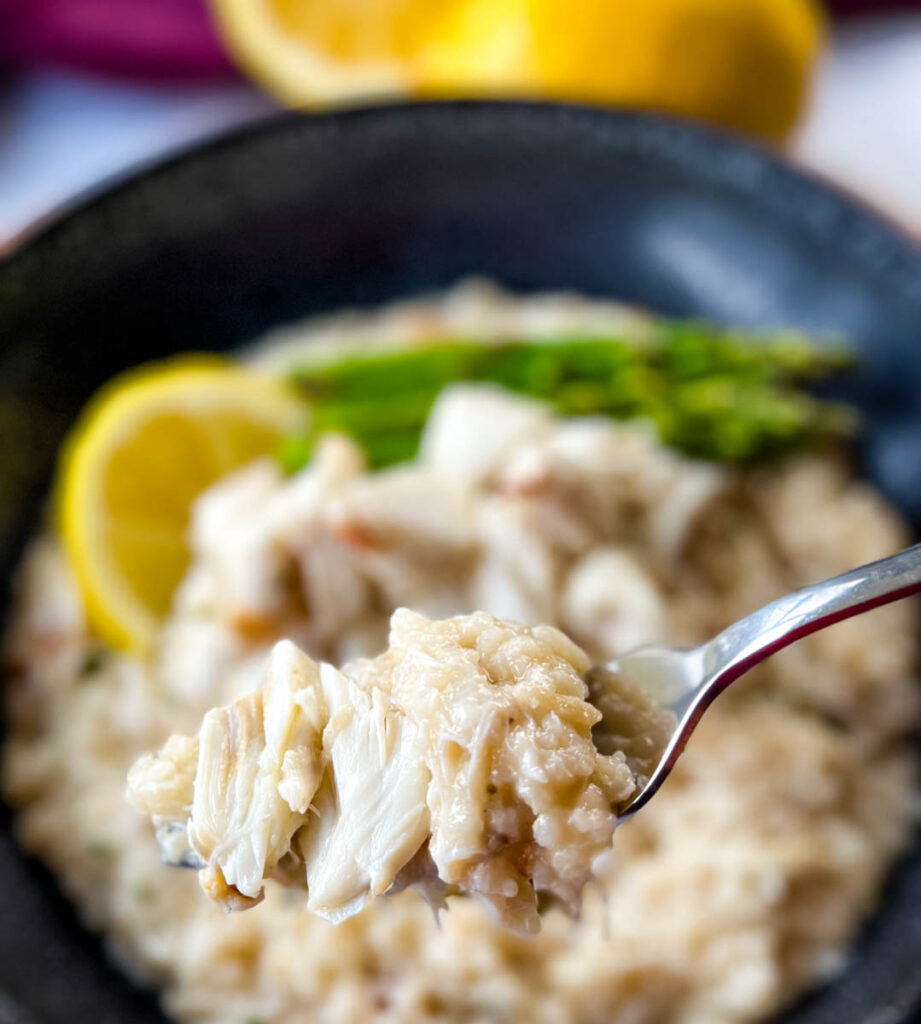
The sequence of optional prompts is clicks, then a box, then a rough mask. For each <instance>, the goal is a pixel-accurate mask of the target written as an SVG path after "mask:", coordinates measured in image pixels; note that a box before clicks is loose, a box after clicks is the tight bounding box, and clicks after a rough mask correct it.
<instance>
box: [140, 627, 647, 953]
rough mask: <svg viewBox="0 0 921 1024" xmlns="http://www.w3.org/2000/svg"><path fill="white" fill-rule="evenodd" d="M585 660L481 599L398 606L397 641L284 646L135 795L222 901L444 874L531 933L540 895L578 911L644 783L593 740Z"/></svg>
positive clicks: (365, 891) (417, 881)
mask: <svg viewBox="0 0 921 1024" xmlns="http://www.w3.org/2000/svg"><path fill="white" fill-rule="evenodd" d="M589 667H590V665H589V661H588V658H587V657H586V656H585V652H584V651H581V650H580V649H579V648H578V647H577V646H576V645H575V644H574V643H573V642H572V641H571V640H569V639H568V638H567V637H565V636H564V635H563V634H562V633H561V632H560V631H559V630H557V629H553V627H551V626H535V627H534V628H533V629H529V628H528V627H527V626H523V625H521V624H519V623H512V622H503V621H501V620H500V619H496V618H495V617H494V616H492V615H488V614H487V613H486V612H474V613H473V614H472V615H458V616H456V617H454V618H451V619H442V620H439V621H432V620H431V619H427V618H425V616H423V615H419V614H418V612H412V611H409V609H407V608H400V609H398V610H397V611H396V612H394V614H393V617H392V619H391V624H390V645H389V647H388V648H387V650H386V651H385V652H384V653H383V654H380V655H378V656H377V657H376V658H366V659H363V660H360V661H356V662H350V663H348V664H346V665H343V666H342V668H341V669H336V668H335V667H334V666H332V665H330V664H328V663H326V662H322V663H317V662H316V661H314V660H313V659H312V658H310V657H309V656H308V655H307V654H305V653H304V652H303V651H301V650H299V649H298V648H297V647H296V646H295V645H294V644H292V643H291V641H290V640H280V641H279V642H278V643H277V644H276V645H275V647H274V648H273V649H272V652H271V653H270V654H269V657H268V661H267V663H266V668H265V672H264V675H263V683H262V686H261V687H260V688H259V689H258V690H254V691H253V692H252V693H248V694H245V695H244V696H242V697H239V698H237V700H236V701H234V703H233V704H231V705H229V706H227V707H223V708H215V709H213V710H212V711H209V712H208V713H207V714H206V715H205V718H204V721H203V722H202V726H201V728H200V729H199V731H198V734H197V735H196V736H182V735H179V734H178V733H177V734H174V735H173V736H171V737H170V738H169V739H168V740H167V741H166V743H165V744H164V746H163V749H162V750H161V751H160V752H159V753H158V754H156V755H146V756H144V757H142V758H140V759H139V760H138V761H137V762H136V763H135V764H134V765H133V766H132V768H131V771H130V772H129V774H128V795H129V799H130V800H131V802H132V803H133V804H134V805H135V806H136V807H137V808H138V810H140V811H143V812H144V813H145V814H149V815H150V816H151V818H152V820H153V822H154V824H155V825H156V827H157V836H158V839H159V842H160V847H161V850H162V851H163V854H164V859H165V860H167V861H168V862H170V863H174V864H176V865H177V866H185V867H189V866H193V867H197V868H198V869H199V872H200V874H199V879H200V881H201V883H202V887H203V888H204V890H205V892H207V893H208V895H209V896H211V897H212V898H213V899H215V900H217V901H218V902H220V903H223V904H224V905H225V906H226V907H227V908H228V909H229V910H246V909H249V908H250V907H252V906H254V905H255V904H257V903H258V902H259V901H260V900H261V899H262V897H263V894H264V889H263V881H264V879H266V878H273V879H275V880H276V881H283V882H284V881H287V882H289V883H290V884H292V885H296V886H300V887H301V888H306V889H307V909H308V910H311V911H313V912H314V913H315V914H319V915H320V916H321V917H325V918H326V919H327V920H329V921H332V922H333V923H336V922H338V921H343V920H345V919H346V918H348V917H351V916H352V915H353V914H357V913H358V912H359V911H360V910H361V909H362V908H363V907H364V906H365V905H366V902H367V899H368V897H369V896H380V895H383V894H387V893H393V892H399V891H402V890H403V889H405V888H406V887H407V886H415V887H417V888H418V889H419V891H420V892H422V893H423V894H424V895H425V896H426V897H427V898H428V899H429V900H430V902H432V904H433V905H434V906H436V907H439V906H442V905H443V904H444V902H445V901H444V896H445V895H446V893H447V892H448V891H449V887H451V888H452V889H455V890H457V891H459V892H465V893H468V894H470V895H473V896H476V897H477V898H478V899H480V900H481V901H482V903H483V904H484V905H485V906H487V907H490V908H491V909H492V911H493V914H494V916H495V918H496V920H497V921H499V922H501V923H502V924H504V925H505V926H506V927H509V928H513V929H515V930H516V931H519V932H521V933H523V934H530V933H533V932H536V931H537V930H538V928H539V925H540V922H539V917H538V913H537V894H538V893H539V892H540V893H548V894H551V895H553V896H555V897H556V898H557V899H558V900H561V901H563V903H564V904H565V905H566V906H568V907H569V909H570V910H572V911H573V912H574V913H575V912H577V911H578V909H579V905H580V903H581V899H582V890H583V888H584V887H585V885H586V884H587V883H588V882H589V881H590V880H592V879H593V878H594V877H595V875H596V873H597V872H598V870H599V869H600V868H601V867H602V866H603V864H604V862H605V861H606V860H607V859H609V857H610V853H611V838H612V835H613V832H614V824H615V821H616V815H617V808H618V807H619V806H621V805H623V804H624V803H625V802H626V801H627V799H628V798H629V797H630V796H631V795H632V794H633V792H634V790H635V789H636V784H637V780H636V778H635V776H634V773H633V771H632V770H631V768H630V766H629V764H628V763H627V759H626V755H625V752H624V751H615V752H613V753H611V754H600V753H599V752H598V751H597V750H596V748H595V744H594V742H593V738H592V728H593V726H596V725H599V724H600V722H601V718H602V715H601V712H599V711H598V710H597V709H596V708H595V707H593V706H592V705H591V704H590V703H589V702H588V700H587V697H588V687H587V685H586V682H585V675H586V673H587V672H588V669H589Z"/></svg>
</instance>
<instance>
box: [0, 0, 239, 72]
mask: <svg viewBox="0 0 921 1024" xmlns="http://www.w3.org/2000/svg"><path fill="white" fill-rule="evenodd" d="M0 62H3V63H5V64H7V65H13V66H19V67H24V66H33V65H56V66H58V67H62V66H63V67H70V68H79V69H81V70H88V71H98V72H103V73H107V74H114V75H127V76H132V77H138V78H147V79H151V78H153V79H164V80H175V79H185V80H188V79H202V78H214V77H228V76H230V75H231V74H232V73H233V71H232V66H231V64H230V61H229V60H228V58H227V56H226V54H225V53H224V51H223V49H222V47H221V44H220V41H219V39H218V37H217V34H216V32H215V30H214V26H213V24H212V21H211V18H210V15H209V13H208V10H207V7H206V4H205V0H0Z"/></svg>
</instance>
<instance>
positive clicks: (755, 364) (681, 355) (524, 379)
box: [280, 321, 854, 472]
mask: <svg viewBox="0 0 921 1024" xmlns="http://www.w3.org/2000/svg"><path fill="white" fill-rule="evenodd" d="M852 364H853V354H852V353H851V351H850V350H849V349H847V348H845V347H842V346H840V345H828V346H823V347H820V346H817V345H815V344H814V343H812V342H811V341H810V340H809V339H807V338H806V337H804V336H803V335H801V334H797V333H793V332H790V333H783V334H777V335H773V336H770V337H764V336H752V335H746V334H744V333H742V332H739V331H722V330H717V329H715V328H713V327H710V326H707V325H705V324H701V323H697V322H680V321H659V322H657V323H656V324H655V325H654V326H653V327H652V329H651V330H650V331H649V333H648V334H647V335H644V336H643V337H640V338H625V337H607V336H606V337H597V336H589V337H581V336H567V337H558V338H540V339H527V338H525V339H521V340H511V341H501V342H489V341H483V340H477V339H467V338H452V339H441V340H433V341H432V342H430V343H426V344H422V345H418V344H417V345H414V346H412V347H394V348H387V349H374V350H372V351H369V352H363V353H358V354H354V353H353V354H349V355H346V356H344V357H341V358H338V359H332V360H329V361H327V362H323V363H318V364H305V365H302V366H299V367H296V368H295V369H294V370H293V371H292V374H291V376H292V380H293V381H294V383H295V384H296V385H297V386H298V387H299V388H300V389H301V390H302V392H303V393H304V395H305V396H306V397H307V398H308V400H309V401H310V403H311V406H312V409H313V419H312V425H311V431H310V433H309V434H308V435H306V436H303V437H297V438H289V439H288V440H287V441H286V442H285V444H284V445H283V448H282V451H281V452H280V457H281V461H282V463H283V465H284V466H285V468H286V469H287V470H289V471H292V472H293V471H295V470H297V469H299V468H301V466H303V465H305V464H306V462H308V461H309V459H310V458H311V455H312V452H313V448H314V442H315V439H316V437H317V436H319V435H320V434H321V433H323V432H325V431H330V430H335V431H339V432H342V433H345V434H348V435H350V436H351V437H353V438H354V439H355V440H356V441H357V442H358V443H359V444H360V445H361V446H362V448H363V449H364V450H365V453H366V455H367V457H368V461H369V464H370V465H371V466H373V467H375V468H378V467H382V466H387V465H392V464H394V463H396V462H401V461H405V460H407V459H411V458H412V457H413V456H414V455H415V453H416V450H417V448H418V444H419V438H420V436H421V432H422V428H423V426H424V424H425V421H426V419H427V417H428V414H429V411H430V409H431V407H432V404H433V403H434V401H435V399H436V398H437V397H438V394H439V393H440V392H441V390H442V389H443V388H444V387H446V386H447V385H448V384H450V383H451V382H453V381H459V380H464V381H479V382H489V383H492V384H496V385H499V386H501V387H504V388H507V389H509V390H510V391H514V392H518V393H520V394H525V395H531V396H533V397H536V398H539V399H541V400H543V401H545V402H547V403H549V404H550V405H552V406H553V407H554V408H555V409H556V410H557V411H558V412H560V413H561V414H563V415H598V414H603V415H608V416H611V417H614V418H617V419H630V418H637V417H642V418H645V419H647V420H650V421H652V422H653V423H654V424H655V426H656V428H657V429H658V431H659V434H660V436H661V437H662V440H663V441H664V442H665V443H666V444H669V445H672V446H674V447H675V448H678V449H680V450H682V451H684V452H685V453H687V454H689V455H691V456H694V457H697V458H702V459H714V460H718V461H726V462H749V461H754V460H758V459H764V458H769V457H772V456H776V455H782V454H784V453H786V452H790V451H794V450H797V449H801V448H806V447H810V446H814V445H816V444H819V443H821V442H822V441H824V440H827V439H831V438H835V437H842V436H847V435H848V434H849V433H851V432H852V430H853V428H854V415H853V413H852V412H851V410H849V409H848V408H846V407H843V406H841V405H838V404H835V403H832V402H828V401H823V400H820V399H818V398H815V397H813V396H812V395H811V394H809V393H808V392H807V391H806V390H805V389H804V388H803V385H804V384H805V383H808V382H810V381H814V380H818V379H821V378H823V377H826V376H828V375H830V374H832V373H835V372H837V371H840V370H842V369H846V368H848V367H849V366H851V365H852Z"/></svg>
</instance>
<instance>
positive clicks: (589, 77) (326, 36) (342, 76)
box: [211, 0, 823, 138]
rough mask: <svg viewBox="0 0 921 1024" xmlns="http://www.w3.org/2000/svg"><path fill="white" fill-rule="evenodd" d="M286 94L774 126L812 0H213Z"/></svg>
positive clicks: (784, 108) (789, 105)
mask: <svg viewBox="0 0 921 1024" xmlns="http://www.w3.org/2000/svg"><path fill="white" fill-rule="evenodd" d="M211 4H212V7H213V10H214V12H215V16H216V19H217V22H218V25H219V27H220V29H221V32H222V34H223V36H224V38H225V40H226V42H227V45H228V48H229V49H230V51H231V52H232V53H233V55H234V56H235V58H236V59H237V61H238V62H239V63H240V64H241V65H242V66H243V67H244V68H245V69H246V70H248V71H249V72H250V74H252V76H253V77H254V78H255V79H256V80H257V81H259V82H261V83H262V84H263V85H264V86H265V87H266V88H267V89H268V90H270V91H271V92H273V93H274V94H275V95H276V96H278V97H279V98H280V99H281V100H283V101H284V102H286V103H289V104H291V105H294V106H303V105H308V106H309V105H314V104H320V103H328V102H334V101H341V100H348V99H350V98H354V97H361V98H365V97H373V96H375V95H391V96H392V95H394V94H407V93H408V94H414V95H420V94H421V95H435V96H443V95H505V96H510V95H524V96H529V97H535V96H545V97H553V98H561V99H575V100H591V101H595V102H601V103H617V104H627V105H630V106H637V107H645V108H651V109H655V110H663V111H668V112H670V113H674V114H682V115H686V116H692V117H698V118H704V119H708V120H712V121H716V122H719V123H722V124H724V125H727V126H729V127H732V128H737V129H740V130H742V131H747V132H750V133H752V134H756V135H761V136H765V137H767V138H780V137H782V136H783V135H784V133H785V132H786V131H787V130H788V129H789V128H790V126H791V125H792V124H793V122H794V121H795V119H796V117H797V115H798V113H799V111H800V110H801V108H802V104H803V101H804V98H805V96H806V92H807V88H808V84H809V80H810V77H811V72H812V69H813V67H814V66H815V58H816V56H817V54H818V50H819V47H820V44H821V40H822V35H823V32H822V26H823V22H822V17H821V13H820V9H819V5H818V4H817V3H816V2H815V0H616V2H612V0H211Z"/></svg>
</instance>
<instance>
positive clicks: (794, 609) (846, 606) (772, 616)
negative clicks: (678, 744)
mask: <svg viewBox="0 0 921 1024" xmlns="http://www.w3.org/2000/svg"><path fill="white" fill-rule="evenodd" d="M919 591H921V544H915V545H914V546H913V547H910V548H906V549H905V550H904V551H900V552H899V553H898V554H895V555H891V556H890V557H889V558H882V559H880V560H879V561H878V562H870V563H868V564H867V565H861V566H859V567H858V568H857V569H852V570H851V571H850V572H846V573H843V574H842V575H841V576H834V577H833V578H832V579H830V580H825V581H824V582H822V583H814V584H812V585H811V586H809V587H805V588H804V589H802V590H797V591H795V592H794V593H792V594H788V595H787V596H786V597H781V598H779V599H778V600H777V601H772V602H771V604H768V605H765V606H764V607H763V608H760V609H759V610H758V611H756V612H753V613H752V614H751V615H749V616H747V617H746V618H744V619H740V620H739V621H738V622H734V623H733V624H732V625H731V626H729V627H728V628H727V629H724V630H723V632H722V633H720V634H719V635H718V636H716V637H714V638H713V640H711V641H710V642H709V643H707V644H705V645H704V646H703V647H702V648H701V654H702V659H701V661H702V668H703V681H702V683H701V689H707V690H710V689H714V688H715V689H716V690H717V692H721V691H722V690H723V689H725V687H726V686H728V685H729V684H730V683H731V682H732V681H733V680H735V679H738V678H739V676H741V675H742V674H743V673H745V672H747V671H748V670H749V669H750V668H752V667H753V666H754V665H757V664H758V662H760V661H763V660H764V659H765V658H767V657H769V656H770V655H772V654H774V653H775V652H776V651H779V650H782V649H783V648H784V647H788V646H789V645H790V644H792V643H794V642H795V641H797V640H799V639H800V638H802V637H804V636H808V635H809V634H810V633H815V632H817V631H818V630H820V629H824V628H825V627H826V626H831V625H833V624H834V623H835V622H841V621H842V620H843V619H849V618H850V617H851V616H852V615H860V614H861V612H866V611H869V610H870V609H871V608H876V607H878V606H880V605H884V604H889V602H890V601H898V600H899V599H900V598H903V597H908V596H909V595H910V594H915V593H918V592H919ZM714 696H715V694H714Z"/></svg>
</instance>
